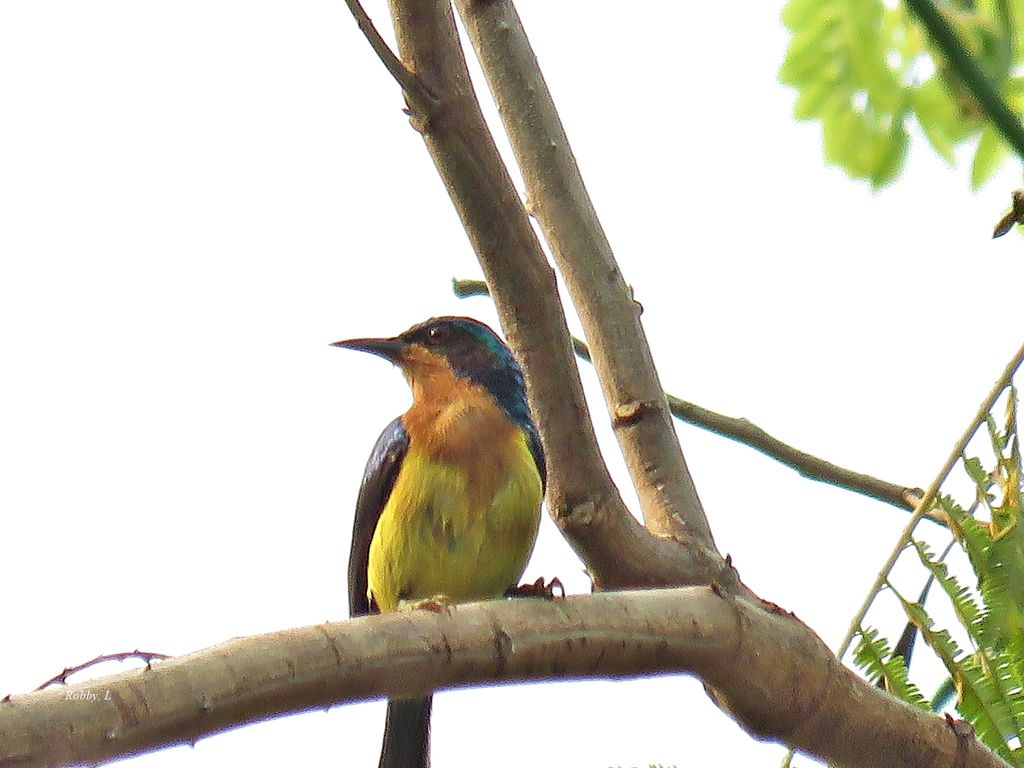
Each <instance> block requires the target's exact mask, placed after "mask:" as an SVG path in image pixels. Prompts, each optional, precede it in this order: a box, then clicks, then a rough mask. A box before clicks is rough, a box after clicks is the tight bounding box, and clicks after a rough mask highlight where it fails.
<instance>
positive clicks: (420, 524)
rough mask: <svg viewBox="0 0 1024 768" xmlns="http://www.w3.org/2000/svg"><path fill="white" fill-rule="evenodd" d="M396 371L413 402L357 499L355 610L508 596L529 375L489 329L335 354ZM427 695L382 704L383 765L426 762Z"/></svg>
mask: <svg viewBox="0 0 1024 768" xmlns="http://www.w3.org/2000/svg"><path fill="white" fill-rule="evenodd" d="M334 346H337V347H343V348H345V349H355V350H359V351H362V352H369V353H371V354H374V355H378V356H379V357H383V358H384V359H385V360H390V361H391V362H392V363H394V364H395V365H397V366H398V367H399V368H401V369H402V373H404V374H405V378H406V379H407V380H408V382H409V386H410V387H411V389H412V406H411V407H410V408H409V410H408V411H406V412H405V413H404V414H402V415H401V416H399V417H398V418H396V419H395V420H394V421H392V422H391V423H390V424H388V426H387V427H385V429H384V432H383V433H382V434H381V436H380V438H378V440H377V444H376V445H375V446H374V448H373V452H372V453H371V454H370V459H369V461H368V462H367V464H366V471H365V473H364V475H363V483H362V486H361V487H360V489H359V499H358V501H357V502H356V514H355V524H354V526H353V529H352V550H351V554H350V555H349V561H348V601H349V613H350V614H351V615H352V616H361V615H364V614H367V613H375V612H378V611H393V610H395V609H397V608H399V607H400V606H402V605H403V604H404V605H415V603H416V602H418V601H423V600H427V601H430V600H432V599H433V598H444V599H447V600H450V601H452V602H465V601H470V600H482V599H488V598H494V597H500V596H501V595H503V594H505V593H506V592H508V591H509V590H510V589H513V588H515V586H516V584H517V582H518V580H519V577H520V576H522V574H523V570H524V569H525V568H526V561H527V560H528V559H529V557H530V553H531V552H532V550H533V545H534V541H535V540H536V538H537V526H538V525H539V524H540V505H541V501H542V500H543V497H544V484H545V479H546V475H545V464H544V453H543V450H542V449H541V443H540V437H539V435H538V433H537V427H536V426H535V425H534V422H533V419H532V417H531V415H530V409H529V406H528V405H527V402H526V389H525V387H524V384H523V373H522V370H521V369H520V368H519V364H518V363H517V362H516V359H515V357H513V355H512V352H511V351H510V350H509V348H508V347H506V346H505V344H504V343H503V342H502V341H501V339H499V338H498V336H497V335H495V333H494V331H492V330H491V329H490V328H488V327H487V326H486V325H484V324H483V323H480V322H477V321H476V320H472V319H470V318H468V317H441V318H435V319H432V320H427V321H426V322H424V323H420V324H419V325H416V326H413V327H412V328H410V329H409V330H408V331H406V332H405V333H403V334H401V335H399V336H395V337H393V338H388V339H352V340H351V341H339V342H336V343H335V344H334ZM430 705H431V699H430V698H429V697H427V698H423V699H401V700H391V701H389V702H388V715H387V722H386V723H385V726H384V743H383V747H382V749H381V756H380V766H381V768H422V767H423V766H427V765H429V763H430Z"/></svg>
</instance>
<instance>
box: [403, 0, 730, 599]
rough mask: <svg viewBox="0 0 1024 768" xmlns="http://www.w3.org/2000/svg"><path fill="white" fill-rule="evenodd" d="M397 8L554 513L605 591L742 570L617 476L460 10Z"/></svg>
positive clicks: (435, 155)
mask: <svg viewBox="0 0 1024 768" xmlns="http://www.w3.org/2000/svg"><path fill="white" fill-rule="evenodd" d="M390 7H391V15H392V19H393V21H394V24H395V32H396V37H397V39H398V49H399V54H400V56H401V58H402V61H403V62H404V63H405V66H406V67H407V68H409V69H411V70H413V71H415V72H416V73H417V76H418V77H419V78H420V80H421V81H422V82H424V83H426V84H427V85H429V87H430V88H431V91H432V92H433V93H434V94H436V95H437V98H438V100H439V102H440V103H439V105H438V106H437V108H435V109H433V110H432V111H431V112H429V113H420V112H417V110H416V108H415V106H414V105H413V107H414V108H413V116H412V117H413V124H414V125H415V126H416V127H417V129H418V130H419V131H420V132H421V134H422V136H423V140H424V142H425V143H426V146H427V150H428V152H429V153H430V155H431V157H432V159H433V160H434V164H435V166H436V167H437V169H438V172H439V174H440V175H441V178H442V180H443V181H444V183H445V187H446V188H447V190H448V193H449V195H450V196H451V198H452V201H453V203H454V204H455V209H456V211H457V212H458V214H459V217H460V219H461V220H462V224H463V226H464V228H465V229H466V232H467V234H468V235H469V239H470V242H471V243H472V245H473V248H474V250H475V251H476V254H477V258H478V259H479V260H480V264H481V266H482V268H483V270H484V274H485V276H486V277H487V280H488V283H489V284H490V285H491V287H492V289H493V291H494V300H495V306H496V307H497V309H498V314H499V317H500V318H501V324H502V328H503V329H504V330H505V333H506V336H507V337H508V340H509V342H510V344H511V345H512V347H513V349H515V350H516V352H517V353H518V355H519V359H520V361H521V362H522V363H523V368H524V371H525V373H526V379H527V389H528V394H529V398H530V405H531V408H532V409H533V412H534V415H535V416H536V417H537V421H538V423H539V425H540V430H541V437H542V439H543V441H544V449H545V451H546V453H547V455H548V458H549V463H548V466H549V468H550V470H549V476H548V497H547V498H548V507H549V509H550V510H551V514H552V517H553V518H554V520H555V522H556V523H557V524H558V525H559V527H560V529H561V530H562V532H563V533H564V534H565V536H566V538H567V539H568V540H569V542H570V544H571V545H572V546H573V548H574V549H575V550H576V552H577V553H578V554H579V556H580V557H581V558H582V559H583V561H584V562H585V563H586V565H587V568H588V570H589V572H590V575H591V577H592V578H593V580H594V584H595V586H596V587H597V588H599V589H609V588H612V589H621V588H626V587H631V586H635V587H639V586H677V585H680V584H695V583H707V582H709V581H710V580H712V579H714V578H721V579H723V580H724V579H727V578H729V577H730V574H731V573H732V571H731V570H730V569H727V568H725V567H724V561H723V560H722V558H721V557H720V556H718V554H717V552H713V551H709V550H707V549H706V548H702V547H699V546H689V547H686V546H679V544H678V543H677V542H676V541H674V540H672V539H668V538H666V537H662V536H657V535H654V534H652V532H650V531H648V530H646V529H645V528H644V527H643V526H641V525H640V524H639V523H638V522H637V520H636V518H634V517H633V515H632V514H630V512H629V509H628V508H627V507H626V505H625V503H624V502H623V500H622V498H621V496H620V495H619V492H618V489H617V488H616V487H615V484H614V482H613V481H612V479H611V476H610V474H609V473H608V469H607V467H606V466H605V464H604V461H603V460H602V458H601V454H600V450H599V448H598V445H597V438H596V437H595V435H594V432H593V426H592V423H591V419H590V414H589V411H588V409H587V407H586V401H585V400H584V398H583V389H582V385H581V384H580V381H579V372H578V371H577V370H576V365H575V361H574V360H573V358H572V349H571V348H570V346H569V333H568V329H567V326H566V322H565V314H564V312H563V310H562V306H561V304H560V302H559V300H558V293H557V287H556V284H555V275H554V272H553V270H552V269H551V267H550V266H549V265H548V263H547V260H546V258H545V256H544V253H543V250H542V249H541V246H540V243H539V241H538V240H537V236H536V234H535V233H534V230H533V227H532V225H531V223H530V220H529V218H528V216H527V215H526V211H525V210H524V209H523V205H522V202H521V201H520V199H519V195H518V193H517V192H516V189H515V186H514V184H513V183H512V179H511V177H510V176H509V174H508V171H507V169H506V168H505V165H504V163H503V162H502V160H501V156H500V154H499V153H498V150H497V147H496V146H495V144H494V141H493V139H492V138H491V135H490V132H489V131H488V130H487V125H486V123H485V121H484V118H483V114H482V113H481V111H480V107H479V104H478V103H477V100H476V95H475V93H474V90H473V87H472V83H471V81H470V78H469V73H468V71H467V69H466V62H465V59H464V57H463V54H462V48H461V46H460V44H459V40H458V34H457V32H456V29H455V19H454V16H453V15H452V9H451V6H450V5H449V4H448V3H446V2H440V1H439V0H390ZM552 372H557V375H552ZM734 586H735V585H734Z"/></svg>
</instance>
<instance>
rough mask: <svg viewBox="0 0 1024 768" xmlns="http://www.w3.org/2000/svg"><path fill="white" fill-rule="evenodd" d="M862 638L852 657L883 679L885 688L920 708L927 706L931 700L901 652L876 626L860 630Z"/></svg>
mask: <svg viewBox="0 0 1024 768" xmlns="http://www.w3.org/2000/svg"><path fill="white" fill-rule="evenodd" d="M859 634H860V642H859V643H858V644H857V648H856V649H855V650H854V652H853V661H854V664H856V665H857V666H858V667H860V669H861V670H863V671H864V674H865V675H867V677H868V678H869V679H871V680H878V679H884V680H885V689H886V690H887V691H889V693H891V694H892V695H893V696H896V697H897V698H900V699H902V700H903V701H905V702H907V704H910V705H912V706H915V707H918V708H919V709H923V710H928V709H929V708H930V706H931V705H930V702H929V701H928V699H926V698H925V697H924V695H923V694H922V693H921V690H920V689H919V688H918V687H917V686H916V685H914V684H913V683H912V682H910V680H909V679H908V677H907V665H906V664H905V663H904V661H903V657H902V656H894V655H893V652H892V649H891V648H890V647H889V644H888V643H887V642H886V640H885V638H884V637H882V636H881V635H879V633H878V630H877V629H873V628H868V629H862V630H861V631H860V633H859Z"/></svg>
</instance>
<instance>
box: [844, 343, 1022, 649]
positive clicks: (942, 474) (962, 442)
mask: <svg viewBox="0 0 1024 768" xmlns="http://www.w3.org/2000/svg"><path fill="white" fill-rule="evenodd" d="M1021 361H1024V346H1021V348H1020V349H1018V350H1017V353H1016V354H1015V355H1014V356H1013V357H1012V358H1011V359H1010V362H1009V363H1007V365H1006V368H1005V369H1004V370H1003V374H1002V376H1000V377H999V379H998V380H997V381H996V383H995V386H993V387H992V391H990V392H989V393H988V396H987V397H986V398H985V400H984V402H983V403H982V404H981V407H980V408H978V412H977V413H976V414H975V416H974V418H973V419H972V420H971V424H970V426H969V427H968V428H967V430H966V431H965V432H964V433H963V435H961V436H960V439H959V440H958V441H957V443H956V445H955V446H954V447H953V450H952V451H951V452H950V454H949V458H947V459H946V463H945V464H944V465H943V466H942V469H941V470H940V471H939V474H938V475H936V477H935V479H934V480H933V481H932V484H931V486H929V488H928V490H927V491H926V492H925V494H924V497H923V498H922V499H921V501H920V503H919V504H918V505H917V508H916V509H915V510H914V514H913V515H911V517H910V521H909V522H908V523H907V525H906V527H905V528H904V529H903V532H902V533H901V534H900V537H899V539H898V540H897V542H896V546H895V547H893V550H892V553H891V554H890V555H889V559H888V560H886V562H885V565H884V566H883V567H882V570H881V571H879V573H878V576H877V577H876V578H875V582H874V584H872V585H871V589H870V590H869V591H868V595H867V597H866V598H865V599H864V602H863V603H862V604H861V606H860V608H859V609H858V610H857V613H856V615H855V616H854V617H853V621H851V622H850V628H849V629H848V630H847V631H846V636H845V637H844V638H843V641H842V643H840V644H839V648H838V649H837V650H836V658H837V659H842V658H843V654H845V653H846V651H847V650H848V649H849V647H850V643H851V642H853V638H854V636H855V635H856V634H857V633H858V632H859V631H860V629H861V624H862V623H863V621H864V616H865V615H866V614H867V612H868V608H870V607H871V604H872V603H873V602H874V600H875V597H876V596H877V595H878V592H879V590H880V589H881V588H882V585H883V584H884V583H885V581H886V579H888V578H889V572H890V571H891V570H892V568H893V566H894V565H895V564H896V561H897V560H898V559H899V556H900V554H902V552H903V548H904V547H906V546H907V543H908V542H909V541H910V536H911V535H912V534H913V532H914V528H915V527H917V523H918V522H919V521H920V520H921V518H922V517H924V515H925V513H926V512H927V511H929V510H930V509H931V506H932V504H934V503H935V498H936V497H937V496H938V493H939V488H940V487H941V486H942V484H943V483H944V482H945V481H946V478H947V477H948V476H949V473H950V472H952V471H953V467H954V466H955V465H956V463H957V462H958V461H959V460H960V459H961V457H962V456H963V454H964V451H965V450H966V448H967V444H968V443H969V442H970V441H971V438H973V437H974V433H975V432H977V431H978V427H980V426H981V425H982V424H983V423H984V422H985V419H986V417H987V416H988V414H989V412H990V411H991V410H992V407H993V406H994V405H995V402H996V400H998V399H999V396H1000V395H1002V394H1003V390H1004V389H1006V388H1007V387H1008V386H1009V384H1010V380H1011V379H1012V378H1013V374H1014V373H1016V372H1017V368H1019V367H1020V364H1021Z"/></svg>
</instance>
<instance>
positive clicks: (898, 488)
mask: <svg viewBox="0 0 1024 768" xmlns="http://www.w3.org/2000/svg"><path fill="white" fill-rule="evenodd" d="M452 291H453V292H454V293H455V295H456V296H458V297H459V298H460V299H464V298H468V297H470V296H487V295H488V290H487V283H486V282H485V281H483V280H459V279H453V280H452ZM572 347H573V351H575V352H576V355H577V357H579V358H580V359H582V360H586V361H587V362H588V363H589V362H590V349H589V348H588V347H587V343H586V342H585V341H583V340H582V339H578V338H576V337H575V336H573V337H572ZM665 397H666V398H667V400H668V407H669V410H670V411H671V412H672V415H673V416H675V417H676V418H677V419H679V420H680V421H683V422H686V423H687V424H692V425H693V426H695V427H700V428H701V429H706V430H708V431H709V432H714V433H715V434H717V435H721V436H722V437H726V438H729V439H730V440H735V441H737V442H739V443H743V444H744V445H747V446H750V447H751V448H753V449H755V450H757V451H760V452H761V453H763V454H764V455H765V456H768V457H769V458H772V459H775V460H776V461H778V462H780V463H782V464H785V465H786V466H787V467H790V468H792V469H795V470H796V471H797V472H799V473H800V474H801V475H803V476H804V477H806V478H809V479H811V480H818V481H820V482H823V483H828V484H829V485H834V486H836V487H837V488H844V489H846V490H848V491H853V492H854V493H860V494H863V495H865V496H870V497H872V498H874V499H878V500H879V501H884V502H886V503H888V504H892V505H893V506H895V507H900V508H901V509H905V510H907V511H910V512H913V511H914V509H915V507H916V506H917V502H918V500H919V499H920V497H921V495H922V494H923V493H924V491H923V490H921V489H920V488H907V487H905V486H902V485H897V484H896V483H890V482H888V481H886V480H881V479H879V478H877V477H872V476H871V475H865V474H864V473H862V472H855V471H854V470H852V469H846V468H845V467H840V466H839V465H838V464H833V463H832V462H830V461H826V460H825V459H820V458H818V457H817V456H813V455H811V454H809V453H806V452H804V451H801V450H799V449H797V448H794V447H793V446H791V445H787V444H786V443H784V442H782V441H781V440H779V439H778V438H777V437H773V436H772V435H770V434H768V433H767V432H765V431H764V430H763V429H761V428H760V427H759V426H757V425H756V424H753V423H751V422H750V421H748V420H747V419H743V418H735V417H732V416H724V415H723V414H721V413H716V412H715V411H712V410H709V409H707V408H703V407H701V406H699V405H697V404H696V403H691V402H688V401H686V400H682V399H680V398H678V397H676V396H675V395H672V394H669V393H667V392H666V393H665ZM926 514H927V516H928V518H929V519H931V520H933V521H934V522H937V523H939V524H940V525H945V523H946V521H945V518H944V517H943V515H941V514H939V513H935V512H928V513H926Z"/></svg>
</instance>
